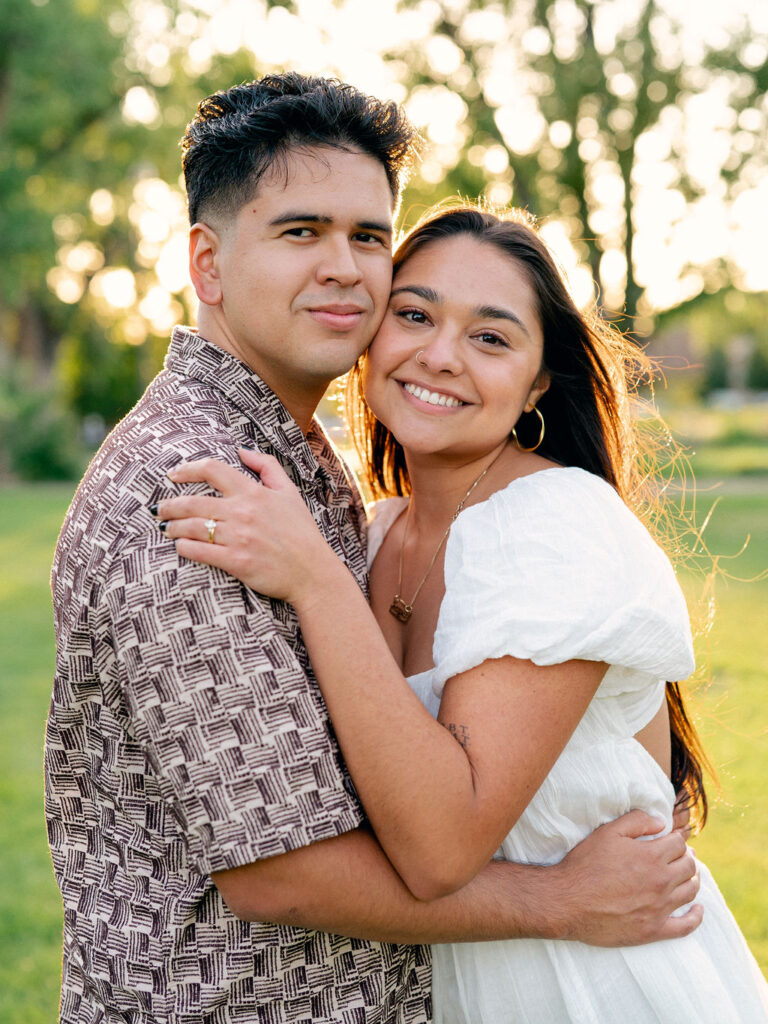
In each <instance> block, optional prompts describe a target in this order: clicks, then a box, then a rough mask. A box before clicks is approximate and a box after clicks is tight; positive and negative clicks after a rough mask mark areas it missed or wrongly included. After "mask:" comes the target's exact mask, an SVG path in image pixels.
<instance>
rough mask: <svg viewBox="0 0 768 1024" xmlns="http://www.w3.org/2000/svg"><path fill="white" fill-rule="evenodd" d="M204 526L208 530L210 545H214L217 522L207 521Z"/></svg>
mask: <svg viewBox="0 0 768 1024" xmlns="http://www.w3.org/2000/svg"><path fill="white" fill-rule="evenodd" d="M203 526H204V527H205V528H206V529H207V530H208V543H209V544H213V543H214V540H213V535H214V534H215V533H216V520H215V519H206V520H205V522H204V523H203Z"/></svg>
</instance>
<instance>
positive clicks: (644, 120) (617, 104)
mask: <svg viewBox="0 0 768 1024" xmlns="http://www.w3.org/2000/svg"><path fill="white" fill-rule="evenodd" d="M421 6H422V5H421V4H420V2H419V0H405V2H404V3H403V7H407V8H411V7H414V8H419V7H421ZM431 6H432V7H433V9H434V37H435V38H436V39H439V40H441V41H444V42H445V43H446V44H447V45H448V46H453V47H455V48H456V51H457V52H458V53H459V54H460V61H461V62H460V64H459V66H458V67H454V68H452V70H450V71H443V70H441V69H440V65H439V61H438V62H435V61H434V60H433V58H432V52H433V51H431V50H430V48H429V47H427V48H425V47H424V46H423V45H422V44H421V42H420V41H419V42H418V43H414V44H411V45H409V46H406V47H404V48H400V49H397V50H395V51H393V53H392V56H393V57H395V58H397V59H399V60H400V61H401V62H402V66H403V68H404V84H405V85H406V87H407V88H408V90H409V92H412V91H413V90H414V88H417V87H418V88H422V89H425V88H426V89H429V88H434V89H440V88H447V89H449V90H450V91H451V92H452V93H454V94H456V95H458V96H460V97H461V99H462V100H463V102H464V104H465V107H466V117H465V119H464V122H463V124H462V126H461V132H462V135H463V138H464V142H463V144H462V146H461V149H460V152H459V156H458V161H457V162H452V163H451V164H449V165H448V167H447V176H446V179H445V182H444V183H443V185H441V192H443V193H445V192H457V193H460V194H463V195H466V196H469V197H474V196H477V195H478V194H479V193H480V192H482V191H487V190H488V186H491V188H490V191H491V192H493V184H494V181H495V182H497V183H501V184H503V185H507V186H511V191H512V196H513V201H514V203H515V204H516V205H518V206H524V207H527V208H529V209H530V210H531V211H532V212H533V213H535V214H536V216H537V217H540V218H546V217H548V216H551V215H552V216H556V217H557V218H558V219H559V220H560V221H561V222H564V223H565V224H566V225H567V228H568V231H569V234H570V238H571V241H572V243H573V244H574V246H575V248H576V249H577V251H578V253H579V255H580V256H581V257H582V258H583V259H585V260H586V261H587V262H588V264H589V266H590V268H591V270H592V274H593V277H594V278H595V280H596V282H597V283H598V286H599V292H600V296H601V301H602V302H603V303H606V304H607V305H608V306H609V307H610V306H611V298H612V300H613V303H614V307H613V308H614V309H615V311H616V312H618V313H620V312H622V307H623V311H624V312H625V313H626V316H627V320H626V322H625V326H626V327H628V328H629V329H632V326H633V324H632V320H631V318H632V317H633V316H634V315H635V314H636V313H638V312H640V313H642V314H643V315H645V316H647V315H648V314H649V313H651V312H652V311H651V308H650V306H649V305H648V303H647V302H646V303H643V301H642V299H643V287H642V285H641V283H639V282H638V281H637V280H636V279H635V273H634V271H635V267H634V241H635V233H636V231H637V230H638V220H639V217H638V214H637V213H636V208H635V207H636V198H637V194H638V187H637V185H638V182H637V180H636V177H635V173H636V170H637V166H638V143H639V140H641V139H642V137H643V136H644V134H645V133H647V132H649V131H650V130H652V129H654V128H656V127H658V126H659V125H660V124H661V123H663V122H665V121H667V122H668V121H670V120H672V121H674V119H676V118H678V117H679V116H680V114H681V111H682V109H683V108H684V106H685V104H686V103H687V101H688V100H690V99H691V97H692V96H694V95H696V94H697V93H700V92H703V91H705V90H706V89H707V88H708V87H709V86H710V85H712V84H713V83H714V82H715V81H717V82H718V84H719V86H720V87H722V88H724V89H726V88H727V89H728V90H729V93H732V106H733V110H734V111H735V112H736V113H740V112H742V111H746V110H749V111H750V116H748V117H747V119H746V120H745V121H744V122H743V125H746V126H750V125H751V127H749V128H748V130H745V129H744V127H743V125H741V124H739V125H737V122H736V118H735V117H734V121H733V125H732V126H731V135H732V136H734V137H735V134H736V131H737V129H738V130H740V131H743V132H744V134H741V135H740V138H739V145H738V146H733V148H732V149H731V152H730V154H729V156H728V158H727V160H726V161H725V163H724V165H723V167H722V171H721V177H722V181H721V182H720V183H719V184H721V185H722V192H723V194H724V195H725V194H727V192H728V190H729V189H731V188H733V189H734V192H733V194H734V195H736V194H738V190H739V183H740V181H741V176H742V174H744V176H745V177H746V179H747V180H756V178H754V177H752V176H753V175H755V174H757V173H758V168H759V167H760V168H763V169H764V167H765V145H764V134H763V128H762V124H763V121H762V118H761V115H760V114H759V113H758V109H759V107H760V105H761V103H762V101H763V97H764V93H765V89H766V86H765V82H766V77H767V76H768V62H766V63H764V64H763V65H762V66H760V67H754V66H753V64H752V63H749V62H747V61H745V59H744V52H745V46H746V44H747V42H748V31H747V30H746V29H745V32H744V33H743V35H742V34H738V35H733V37H732V38H729V39H728V40H727V41H725V42H723V41H721V42H718V43H716V44H715V48H714V49H713V50H711V51H709V52H708V53H707V55H706V56H707V59H706V60H705V62H704V66H702V65H701V64H700V63H697V64H695V65H693V64H692V63H691V62H690V60H689V59H688V58H686V56H685V53H684V49H683V48H682V47H680V46H679V42H680V39H681V37H682V36H683V34H684V32H685V25H684V24H683V23H681V22H679V21H678V20H677V19H676V16H675V15H674V12H673V11H672V9H671V8H670V7H669V5H663V4H661V3H659V2H658V0H638V2H636V3H634V4H625V5H617V4H615V3H613V2H612V0H567V2H562V3H560V2H558V3H554V2H552V0H535V2H534V3H532V4H530V5H521V4H516V3H514V0H503V2H499V3H496V4H493V5H492V11H493V13H492V14H483V13H482V12H484V8H486V7H488V6H491V5H486V4H483V3H480V2H477V0H442V2H436V3H434V4H433V5H431ZM476 15H477V16H479V17H480V18H481V17H483V16H485V17H487V18H488V21H487V23H486V24H487V27H486V28H485V29H484V28H483V26H482V23H481V22H480V21H479V20H477V19H476V20H475V21H472V19H473V17H475V16H476ZM609 23H610V25H609ZM502 25H503V27H502ZM662 39H665V40H666V45H665V44H663V43H661V42H660V41H661V40H662ZM500 53H504V63H505V64H506V68H504V73H502V68H503V64H502V62H501V60H500V59H499V54H500ZM752 108H755V109H752ZM537 115H540V116H541V118H542V119H543V120H542V123H541V128H542V130H541V131H540V133H539V136H538V137H537V138H534V137H531V138H530V139H529V141H528V143H525V142H520V141H519V139H518V140H516V139H515V133H516V128H517V126H518V125H519V123H520V121H521V120H526V119H528V118H529V117H536V116H537ZM547 129H549V131H547ZM555 129H557V130H556V131H555ZM675 134H676V136H677V137H676V138H675V139H674V140H673V141H672V144H671V151H670V153H669V155H668V156H667V158H666V160H665V162H664V171H665V173H666V175H667V187H669V188H674V189H676V190H677V192H678V193H679V195H680V197H681V198H683V197H685V199H686V200H689V201H690V200H693V199H696V198H698V197H700V196H701V195H702V194H703V186H702V185H701V183H700V182H699V180H698V179H696V177H695V174H694V173H692V168H691V167H690V161H689V153H688V148H687V147H688V142H687V138H686V134H685V132H683V131H682V130H679V131H678V132H676V133H675ZM662 135H663V133H662ZM750 135H751V138H750ZM490 147H501V148H502V149H503V150H505V151H506V153H507V156H508V158H509V167H508V169H506V170H500V171H498V172H497V173H489V172H488V171H486V170H485V169H484V168H483V167H482V166H480V165H481V164H482V150H483V149H486V150H487V149H488V148H490ZM438 148H439V147H438ZM448 148H449V149H450V147H448ZM478 161H479V162H478ZM694 170H695V169H694ZM606 188H610V189H611V191H612V192H613V191H617V190H618V192H619V193H620V194H621V195H622V198H621V200H620V204H619V205H620V207H621V208H622V213H623V215H622V216H621V217H619V218H617V217H615V216H614V215H613V214H612V215H611V216H610V217H609V218H606V217H605V211H606V209H607V207H609V206H612V205H613V202H612V201H611V202H609V203H606V196H605V194H604V193H605V190H606ZM429 192H430V189H429V187H425V183H424V182H423V181H422V182H419V181H416V182H415V183H414V185H413V186H412V188H411V189H410V190H409V194H408V197H407V199H408V201H407V202H406V204H405V208H406V209H407V208H408V206H409V205H410V203H411V202H414V203H417V204H420V203H422V202H423V201H424V198H425V195H426V196H428V195H429ZM606 252H613V253H621V254H622V255H623V257H624V259H625V262H626V266H627V276H626V282H625V286H624V289H623V291H624V296H623V303H621V302H618V303H617V302H616V299H615V298H613V297H611V298H608V297H607V295H606V290H605V288H604V281H603V280H602V277H603V275H602V265H601V257H602V255H603V254H604V253H606ZM706 271H707V274H708V275H709V276H710V277H712V279H713V280H715V279H717V281H718V282H719V284H718V287H722V286H723V284H724V280H725V273H726V270H724V268H723V267H722V266H716V267H707V268H706Z"/></svg>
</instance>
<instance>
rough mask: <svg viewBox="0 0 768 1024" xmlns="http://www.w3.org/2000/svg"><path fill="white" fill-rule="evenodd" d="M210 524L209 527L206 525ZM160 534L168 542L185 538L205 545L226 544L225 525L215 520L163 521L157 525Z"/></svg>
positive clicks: (196, 518) (195, 518)
mask: <svg viewBox="0 0 768 1024" xmlns="http://www.w3.org/2000/svg"><path fill="white" fill-rule="evenodd" d="M209 523H210V524H212V525H211V526H209V525H208V524H209ZM159 527H160V529H161V530H162V532H163V533H164V534H165V536H166V537H168V539H169V540H179V539H180V538H181V537H186V538H188V539H189V540H194V541H203V542H205V543H206V544H218V545H219V546H221V545H222V544H226V540H227V533H226V523H222V522H220V521H219V520H217V519H213V518H211V519H200V518H198V517H194V518H192V519H164V520H162V521H161V522H160V523H159Z"/></svg>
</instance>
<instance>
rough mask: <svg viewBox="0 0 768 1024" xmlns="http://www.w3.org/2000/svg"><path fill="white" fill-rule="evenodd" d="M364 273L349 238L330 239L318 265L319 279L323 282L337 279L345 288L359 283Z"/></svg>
mask: <svg viewBox="0 0 768 1024" xmlns="http://www.w3.org/2000/svg"><path fill="white" fill-rule="evenodd" d="M362 277H363V274H362V271H361V269H360V265H359V263H358V260H357V254H356V253H355V251H354V249H353V248H352V243H351V242H350V241H349V239H348V238H344V239H328V244H327V245H326V246H324V248H323V253H322V257H321V260H320V262H319V263H318V266H317V279H318V281H320V283H321V284H328V283H329V282H333V281H335V282H336V283H337V284H340V285H342V286H343V287H345V288H349V287H351V286H352V285H355V284H359V282H360V281H361V280H362Z"/></svg>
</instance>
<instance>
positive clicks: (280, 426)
mask: <svg viewBox="0 0 768 1024" xmlns="http://www.w3.org/2000/svg"><path fill="white" fill-rule="evenodd" d="M165 368H166V369H167V370H171V371H172V372H174V373H178V374H181V375H182V376H185V377H192V378H193V379H194V380H199V381H202V382H203V383H205V384H208V385H209V386H210V387H213V388H216V390H217V391H220V392H221V393H222V394H223V395H224V396H225V397H226V398H227V399H228V400H229V401H230V402H232V404H233V405H236V406H237V408H238V409H239V410H240V412H242V413H243V414H244V415H245V416H246V417H247V418H248V419H249V420H251V422H252V423H253V424H254V425H255V426H256V427H257V429H258V431H259V433H260V434H262V435H263V436H264V437H265V438H266V440H267V441H268V442H269V444H270V445H271V446H272V448H273V449H274V450H275V452H276V453H277V454H278V455H279V456H280V457H281V458H284V459H286V460H288V462H290V463H291V465H293V466H294V467H295V469H296V471H297V473H298V474H299V476H300V477H301V479H302V480H304V481H306V482H307V483H311V482H312V481H313V480H314V479H315V478H316V477H317V476H318V475H319V476H321V477H322V479H323V481H324V482H325V483H326V484H327V485H328V486H330V488H331V490H332V491H334V492H335V491H336V480H335V479H334V476H333V474H332V473H330V472H329V471H328V470H327V468H326V467H325V466H323V465H321V464H320V463H319V462H318V460H317V458H316V457H315V455H314V453H313V451H312V449H311V448H310V445H309V442H308V440H307V437H305V435H304V433H303V431H302V430H301V427H300V426H299V425H298V423H297V422H296V421H295V420H294V418H293V417H292V416H291V414H290V413H289V412H288V410H287V409H286V408H285V406H284V405H283V403H282V402H281V401H280V399H279V398H278V397H277V395H276V394H275V393H274V391H272V389H271V388H270V387H269V386H268V385H267V384H265V383H264V381H263V380H262V379H261V377H259V376H258V375H257V374H255V373H253V371H252V370H250V369H249V368H248V367H247V366H246V365H245V363H242V362H240V360H239V359H236V358H235V357H234V356H233V355H230V353H229V352H225V351H224V349H223V348H219V346H218V345H214V344H213V343H212V342H210V341H206V340H205V338H201V337H200V335H199V334H198V333H197V332H196V331H195V330H193V329H192V328H189V327H180V326H177V327H174V329H173V334H172V336H171V344H170V345H169V347H168V352H167V355H166V357H165ZM309 433H310V436H315V437H317V439H318V441H320V442H321V449H320V450H321V451H327V444H328V442H327V439H326V437H325V434H324V432H323V430H322V427H321V426H320V424H319V423H318V422H317V420H316V419H313V420H312V424H311V426H310V431H309Z"/></svg>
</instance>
